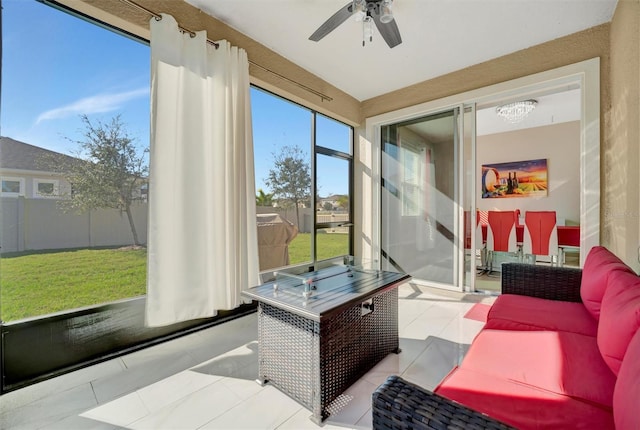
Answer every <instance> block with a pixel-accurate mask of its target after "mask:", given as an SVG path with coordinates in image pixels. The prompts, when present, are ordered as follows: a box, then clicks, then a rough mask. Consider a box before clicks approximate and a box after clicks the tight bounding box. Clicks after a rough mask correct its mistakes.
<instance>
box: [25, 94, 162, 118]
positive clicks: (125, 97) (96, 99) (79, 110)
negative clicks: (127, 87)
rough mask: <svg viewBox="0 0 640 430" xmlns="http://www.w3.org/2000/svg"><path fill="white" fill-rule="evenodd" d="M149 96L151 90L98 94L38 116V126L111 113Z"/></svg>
mask: <svg viewBox="0 0 640 430" xmlns="http://www.w3.org/2000/svg"><path fill="white" fill-rule="evenodd" d="M148 94H149V88H139V89H137V90H132V91H125V92H123V93H111V94H98V95H95V96H92V97H86V98H83V99H80V100H78V101H75V102H73V103H70V104H68V105H66V106H61V107H59V108H56V109H51V110H48V111H46V112H43V113H41V114H40V115H38V119H37V120H36V124H39V123H40V122H41V121H45V120H48V119H60V118H67V117H69V116H72V115H82V114H84V115H89V114H92V113H103V112H111V111H114V110H117V109H119V108H120V107H121V106H122V105H123V104H124V103H126V102H128V101H129V100H133V99H136V98H138V97H143V96H146V95H148Z"/></svg>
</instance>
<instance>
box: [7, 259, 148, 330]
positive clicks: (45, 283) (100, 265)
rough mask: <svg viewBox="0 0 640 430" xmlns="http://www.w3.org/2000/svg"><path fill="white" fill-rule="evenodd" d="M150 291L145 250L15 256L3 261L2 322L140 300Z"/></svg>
mask: <svg viewBox="0 0 640 430" xmlns="http://www.w3.org/2000/svg"><path fill="white" fill-rule="evenodd" d="M146 288H147V251H146V250H145V249H137V250H117V249H80V250H68V251H57V252H41V253H15V254H10V255H3V256H2V258H0V294H1V295H0V300H1V302H0V303H1V306H2V314H1V315H2V319H3V320H4V321H13V320H16V319H22V318H27V317H31V316H37V315H43V314H48V313H53V312H58V311H62V310H68V309H74V308H79V307H83V306H90V305H95V304H100V303H106V302H111V301H114V300H119V299H123V298H129V297H135V296H140V295H144V294H146Z"/></svg>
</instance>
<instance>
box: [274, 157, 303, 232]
mask: <svg viewBox="0 0 640 430" xmlns="http://www.w3.org/2000/svg"><path fill="white" fill-rule="evenodd" d="M272 155H273V159H274V163H273V168H272V169H270V170H269V176H268V178H267V179H266V181H265V182H266V184H267V185H268V186H269V188H271V190H272V191H273V195H274V197H275V198H277V199H278V200H280V201H282V202H285V203H289V204H291V205H293V206H294V207H295V209H296V221H297V223H296V224H297V225H298V226H299V225H300V213H299V211H300V205H302V204H305V203H308V202H309V200H310V199H311V168H310V167H309V163H308V162H307V161H306V160H305V157H304V153H303V152H302V149H300V148H299V147H298V146H283V147H282V148H281V149H280V152H279V153H277V154H276V153H272Z"/></svg>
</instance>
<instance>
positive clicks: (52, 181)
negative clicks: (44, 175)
mask: <svg viewBox="0 0 640 430" xmlns="http://www.w3.org/2000/svg"><path fill="white" fill-rule="evenodd" d="M40 184H53V192H52V193H51V194H42V193H40V191H39V190H38V186H39V185H40ZM59 192H60V181H59V180H58V179H41V178H34V179H33V198H34V199H56V198H59V197H60V195H59Z"/></svg>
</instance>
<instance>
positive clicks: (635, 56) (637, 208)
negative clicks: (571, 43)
mask: <svg viewBox="0 0 640 430" xmlns="http://www.w3.org/2000/svg"><path fill="white" fill-rule="evenodd" d="M609 76H610V79H611V81H610V88H611V101H610V103H607V104H603V105H602V110H603V114H604V118H605V122H604V130H605V137H604V144H603V145H602V158H601V163H602V167H601V172H602V199H601V203H602V243H603V245H605V246H607V247H608V248H609V249H611V250H612V251H613V252H615V253H616V254H617V255H619V256H620V257H621V258H622V259H623V260H624V261H625V262H626V263H627V264H630V265H631V266H632V267H633V268H634V269H635V270H636V271H640V263H639V262H638V258H639V256H638V247H639V246H640V150H639V146H640V107H639V101H640V0H619V1H618V6H617V8H616V12H615V14H614V17H613V20H612V22H611V66H610V74H609Z"/></svg>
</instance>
